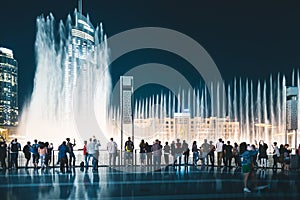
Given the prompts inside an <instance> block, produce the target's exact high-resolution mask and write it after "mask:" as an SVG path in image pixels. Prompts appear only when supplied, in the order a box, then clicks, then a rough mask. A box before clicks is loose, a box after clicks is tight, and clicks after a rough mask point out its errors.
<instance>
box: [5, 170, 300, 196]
mask: <svg viewBox="0 0 300 200" xmlns="http://www.w3.org/2000/svg"><path fill="white" fill-rule="evenodd" d="M252 178H253V180H254V181H253V182H252V184H251V186H250V187H251V188H252V192H251V193H244V192H243V174H242V173H241V170H240V169H235V168H232V169H230V170H229V169H227V168H220V169H218V168H216V167H215V168H213V167H199V166H198V167H193V166H189V167H184V166H181V167H177V168H176V169H173V168H169V169H168V170H166V169H165V168H163V169H162V170H161V171H156V172H153V171H152V169H151V168H147V167H140V166H138V167H132V166H130V167H118V168H115V169H112V168H109V167H99V170H98V172H92V170H91V169H88V170H85V169H82V170H81V169H80V168H74V169H73V170H72V172H71V173H66V174H60V173H59V171H58V168H55V169H52V168H51V169H48V170H44V171H43V170H41V169H39V170H34V169H24V168H23V169H18V170H10V171H0V191H1V195H0V196H1V200H4V199H24V200H26V199H30V200H34V199H143V200H146V199H272V200H274V199H289V200H290V199H295V200H296V199H299V197H300V172H296V171H290V172H289V173H283V172H281V171H280V170H277V171H273V170H271V169H266V170H262V169H258V170H257V171H256V174H255V176H253V177H252ZM264 185H267V186H268V187H266V188H264V189H262V190H259V191H257V190H254V189H253V188H254V187H256V186H264Z"/></svg>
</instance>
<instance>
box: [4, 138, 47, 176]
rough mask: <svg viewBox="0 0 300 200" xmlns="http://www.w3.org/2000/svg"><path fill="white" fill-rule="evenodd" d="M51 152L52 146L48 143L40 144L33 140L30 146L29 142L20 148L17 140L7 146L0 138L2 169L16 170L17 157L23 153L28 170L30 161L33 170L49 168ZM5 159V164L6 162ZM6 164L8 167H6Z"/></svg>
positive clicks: (40, 142) (17, 166) (17, 165)
mask: <svg viewBox="0 0 300 200" xmlns="http://www.w3.org/2000/svg"><path fill="white" fill-rule="evenodd" d="M52 151H53V144H52V143H49V142H42V141H39V142H38V141H37V140H36V139H35V140H34V143H33V144H31V142H30V141H28V142H27V143H26V145H24V147H23V148H22V147H21V144H20V143H19V142H18V139H17V138H15V139H13V140H12V141H11V142H10V143H8V144H7V142H6V140H5V139H4V138H3V137H1V138H0V162H1V168H2V169H4V170H5V169H18V168H19V163H18V157H19V153H20V152H23V153H24V157H25V159H26V162H25V168H28V165H29V162H30V160H32V163H33V165H34V168H36V169H37V168H38V167H41V168H42V169H45V168H46V167H48V166H49V164H50V162H51V160H52ZM6 159H7V162H6ZM39 162H40V166H39ZM6 163H8V166H7V165H6Z"/></svg>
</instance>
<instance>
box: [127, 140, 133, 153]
mask: <svg viewBox="0 0 300 200" xmlns="http://www.w3.org/2000/svg"><path fill="white" fill-rule="evenodd" d="M127 150H128V151H132V150H133V142H132V141H128V142H127Z"/></svg>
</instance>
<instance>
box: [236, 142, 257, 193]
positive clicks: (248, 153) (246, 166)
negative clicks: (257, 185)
mask: <svg viewBox="0 0 300 200" xmlns="http://www.w3.org/2000/svg"><path fill="white" fill-rule="evenodd" d="M256 153H257V150H248V149H247V144H246V142H242V143H241V144H240V156H241V164H242V171H243V173H244V192H251V190H250V189H249V188H248V179H249V176H250V174H251V172H252V167H251V161H252V156H253V155H255V154H256Z"/></svg>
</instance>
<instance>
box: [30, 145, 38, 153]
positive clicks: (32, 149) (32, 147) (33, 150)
mask: <svg viewBox="0 0 300 200" xmlns="http://www.w3.org/2000/svg"><path fill="white" fill-rule="evenodd" d="M30 152H31V153H33V154H37V153H38V144H33V145H32V146H31V147H30Z"/></svg>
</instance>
